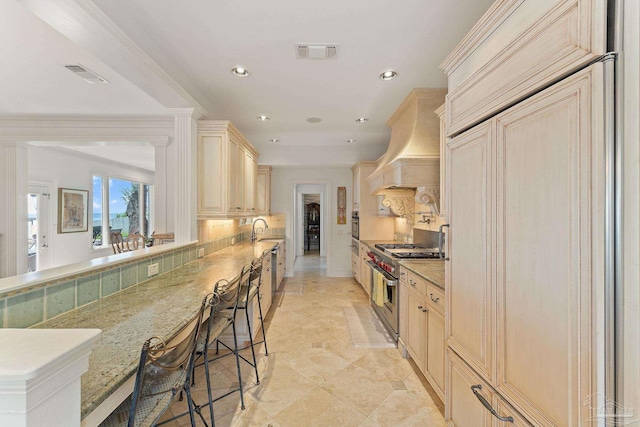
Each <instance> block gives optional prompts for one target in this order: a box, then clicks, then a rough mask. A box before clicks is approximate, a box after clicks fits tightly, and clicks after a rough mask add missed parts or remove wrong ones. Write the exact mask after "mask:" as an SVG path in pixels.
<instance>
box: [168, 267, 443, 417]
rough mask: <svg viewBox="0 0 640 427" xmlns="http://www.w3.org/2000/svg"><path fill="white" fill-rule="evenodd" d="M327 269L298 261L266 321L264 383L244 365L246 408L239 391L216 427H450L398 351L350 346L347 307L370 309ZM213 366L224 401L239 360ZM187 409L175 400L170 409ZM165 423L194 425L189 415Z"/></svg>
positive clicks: (220, 407) (201, 384)
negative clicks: (241, 402) (243, 408)
mask: <svg viewBox="0 0 640 427" xmlns="http://www.w3.org/2000/svg"><path fill="white" fill-rule="evenodd" d="M325 268H326V266H325V258H322V257H320V256H319V255H307V256H304V257H299V258H298V259H297V260H296V267H295V271H294V277H290V278H285V279H284V281H283V283H282V286H281V288H280V289H279V291H278V293H277V294H276V296H275V299H274V302H273V305H272V308H271V310H270V312H269V314H268V315H267V316H266V318H267V321H266V323H265V326H266V329H267V340H268V341H267V345H268V348H269V356H267V357H265V355H264V347H263V346H262V345H261V346H260V351H259V353H260V354H259V358H260V360H259V374H260V385H256V380H255V375H254V372H253V369H252V368H251V367H250V366H249V365H248V364H246V363H244V362H241V363H242V365H241V366H242V374H243V377H242V378H243V383H246V386H245V387H246V388H245V404H246V409H245V410H244V411H243V410H241V409H240V399H239V394H238V393H233V394H231V395H230V396H227V397H225V398H224V399H222V400H220V401H218V402H216V403H215V405H214V410H215V418H216V420H215V421H216V426H219V427H227V426H265V427H267V426H272V427H277V426H282V427H289V426H323V427H324V426H327V427H330V426H362V427H377V426H389V427H391V426H393V427H396V426H421V427H425V426H428V427H432V426H433V427H436V426H444V425H445V423H444V419H443V416H442V414H441V411H442V406H441V403H440V402H439V401H437V400H436V402H438V406H436V404H435V403H434V400H432V398H431V397H430V395H429V393H428V392H427V391H426V389H425V387H424V386H423V384H422V383H421V379H420V377H419V376H418V375H416V373H415V371H414V369H413V368H412V365H411V363H409V361H407V360H405V359H403V358H402V357H401V355H400V353H399V351H398V350H397V349H395V348H355V347H354V346H353V345H352V343H351V341H350V335H349V331H348V328H347V326H346V323H345V317H344V314H343V307H345V306H368V305H369V301H368V297H367V295H366V293H365V292H364V291H363V290H362V288H361V287H360V285H359V284H357V283H356V282H355V281H354V279H353V278H327V277H326V275H325ZM243 315H244V314H243ZM211 366H212V368H213V370H212V381H213V384H214V387H215V388H216V393H217V394H218V395H220V394H223V393H224V392H225V391H226V390H227V389H229V387H231V386H233V382H234V381H236V384H237V376H236V373H235V358H233V357H226V358H223V359H221V360H220V361H217V362H215V363H213V364H212V365H211ZM196 372H197V374H196V384H197V385H196V387H195V389H194V392H193V395H194V399H195V401H196V402H197V403H202V402H205V401H206V399H207V398H206V396H207V393H206V386H205V379H204V376H203V374H204V370H203V368H202V367H200V368H198V370H197V371H196ZM183 408H186V404H185V402H175V403H174V404H173V406H172V407H171V410H172V411H175V412H176V413H179V412H178V411H182V410H184V409H183ZM203 412H205V411H203ZM205 417H206V419H207V421H208V410H207V411H206V415H205ZM166 425H171V426H178V425H180V426H183V425H189V417H188V416H185V417H182V418H181V419H179V420H178V422H174V423H172V424H166ZM198 425H202V424H201V423H198Z"/></svg>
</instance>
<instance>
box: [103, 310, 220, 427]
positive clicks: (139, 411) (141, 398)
mask: <svg viewBox="0 0 640 427" xmlns="http://www.w3.org/2000/svg"><path fill="white" fill-rule="evenodd" d="M206 303H207V299H206V298H205V299H204V300H203V301H202V303H201V304H200V310H199V311H198V313H197V314H196V315H195V316H194V317H193V318H192V319H191V321H189V322H188V323H187V325H185V326H184V327H183V328H182V329H181V330H180V331H179V332H178V333H177V334H176V335H175V337H174V338H172V339H170V340H168V341H165V340H163V339H162V338H161V337H151V338H149V339H147V340H146V341H145V342H144V344H143V346H142V351H141V353H140V362H139V364H138V372H137V374H136V381H135V385H134V388H133V393H132V394H131V396H129V398H127V399H126V400H125V401H124V402H122V403H121V404H120V406H118V407H117V408H116V410H115V411H113V412H112V413H111V415H109V417H107V419H106V420H104V421H103V422H102V424H100V425H101V426H104V427H124V426H128V427H133V426H155V425H161V424H164V423H167V422H169V421H173V420H175V419H176V418H178V417H180V416H183V415H186V414H189V417H190V419H191V426H192V427H195V425H196V423H195V413H197V414H198V415H199V416H200V418H201V419H202V421H203V422H205V420H204V417H203V416H202V414H201V413H200V410H199V406H198V405H197V404H196V403H195V402H194V401H193V398H192V396H191V387H190V384H191V375H192V373H193V363H194V360H195V352H196V345H197V343H198V339H199V335H200V332H201V330H202V328H201V325H202V317H203V314H204V310H205V306H206ZM178 391H180V392H181V393H182V391H184V392H185V393H186V395H187V403H188V405H189V411H188V412H185V413H184V414H181V415H179V416H177V417H174V418H172V419H171V420H166V421H163V422H162V423H157V421H158V420H159V419H160V417H161V416H162V415H163V414H164V413H165V411H166V410H167V409H168V408H169V405H170V404H171V402H173V400H174V399H175V396H176V394H177V393H178ZM205 424H206V422H205Z"/></svg>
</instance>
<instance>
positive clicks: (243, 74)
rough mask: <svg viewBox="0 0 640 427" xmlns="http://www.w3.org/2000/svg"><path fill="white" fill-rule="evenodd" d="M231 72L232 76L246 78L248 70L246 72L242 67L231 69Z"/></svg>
mask: <svg viewBox="0 0 640 427" xmlns="http://www.w3.org/2000/svg"><path fill="white" fill-rule="evenodd" d="M231 72H232V73H233V75H234V76H238V77H247V76H248V75H249V70H247V69H246V68H244V67H233V68H232V69H231Z"/></svg>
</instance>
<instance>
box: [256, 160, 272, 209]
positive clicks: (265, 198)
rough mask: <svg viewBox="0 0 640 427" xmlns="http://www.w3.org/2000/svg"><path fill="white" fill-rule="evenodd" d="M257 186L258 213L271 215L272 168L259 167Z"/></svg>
mask: <svg viewBox="0 0 640 427" xmlns="http://www.w3.org/2000/svg"><path fill="white" fill-rule="evenodd" d="M257 174H258V176H257V178H256V180H257V185H256V212H257V213H258V214H259V215H270V214H271V166H266V165H258V170H257Z"/></svg>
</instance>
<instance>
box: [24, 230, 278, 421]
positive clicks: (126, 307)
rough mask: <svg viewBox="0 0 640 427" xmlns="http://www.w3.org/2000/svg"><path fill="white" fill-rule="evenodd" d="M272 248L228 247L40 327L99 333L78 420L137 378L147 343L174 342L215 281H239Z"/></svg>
mask: <svg viewBox="0 0 640 427" xmlns="http://www.w3.org/2000/svg"><path fill="white" fill-rule="evenodd" d="M276 244H277V241H276V240H275V239H274V238H272V239H271V240H262V241H258V242H257V243H255V244H253V245H252V244H251V243H249V242H243V243H240V244H237V245H234V246H231V247H229V248H226V249H223V250H221V251H218V252H216V253H214V254H211V255H208V256H206V257H204V258H200V259H198V260H196V261H193V262H191V263H189V264H185V265H184V266H182V267H181V268H178V269H175V270H173V271H171V272H169V273H166V274H163V275H160V276H158V277H156V278H153V279H151V280H148V281H146V282H143V283H141V284H139V285H137V286H133V287H131V288H128V289H125V290H123V291H121V292H118V293H116V294H114V295H110V296H108V297H106V298H103V299H100V300H98V301H96V302H94V303H91V304H88V305H86V306H84V307H81V308H79V309H76V310H73V311H70V312H68V313H65V314H63V315H61V316H58V317H55V318H53V319H51V320H48V321H46V322H44V323H42V324H40V325H38V326H37V327H38V328H68V329H74V328H97V329H101V330H102V337H101V339H100V341H99V342H98V344H97V345H96V346H95V348H94V349H93V351H92V352H91V355H90V357H89V370H88V371H87V372H86V373H85V374H84V375H83V376H82V380H81V382H82V404H81V405H82V406H81V408H82V410H81V413H82V415H81V416H82V418H85V417H86V416H87V415H88V414H89V413H91V412H92V411H93V410H94V409H95V408H96V407H98V406H99V405H100V404H101V403H102V402H103V401H104V400H105V399H106V398H107V397H109V395H111V394H112V393H113V392H114V391H115V390H117V389H118V388H119V387H120V386H122V384H124V383H125V382H126V381H127V380H128V379H129V378H130V377H131V376H133V375H135V372H136V369H137V367H138V361H139V358H140V350H141V349H142V344H143V342H144V341H145V340H146V339H147V338H149V337H152V336H161V337H163V338H165V339H169V338H171V337H173V336H174V335H175V334H176V333H177V332H178V331H179V330H180V328H181V327H182V326H184V325H185V324H186V323H187V322H188V321H189V319H192V318H193V316H195V314H196V313H197V312H198V309H199V305H200V302H201V301H202V298H204V296H205V295H207V294H208V293H210V292H211V291H212V290H213V287H214V285H215V283H216V282H217V281H218V280H220V279H231V278H233V277H235V276H237V275H238V274H239V273H240V270H241V269H242V267H243V266H244V265H246V264H248V263H250V262H251V260H252V259H254V258H257V257H259V256H260V255H261V254H262V252H263V251H264V250H266V249H271V248H273V247H274V246H275V245H276Z"/></svg>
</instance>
